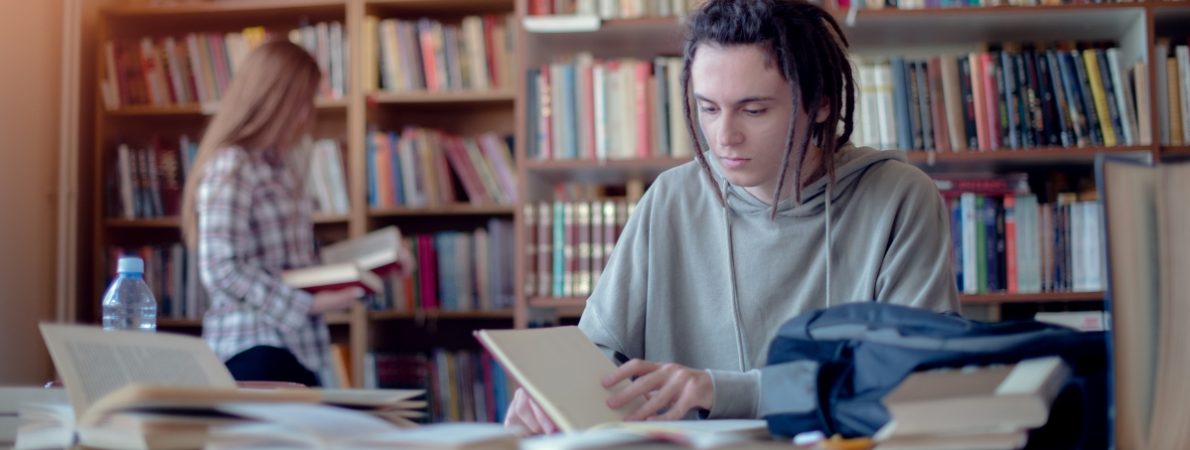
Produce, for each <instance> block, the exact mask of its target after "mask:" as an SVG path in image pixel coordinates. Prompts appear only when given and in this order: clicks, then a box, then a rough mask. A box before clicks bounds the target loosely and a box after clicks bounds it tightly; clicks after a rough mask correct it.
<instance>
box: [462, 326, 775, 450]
mask: <svg viewBox="0 0 1190 450" xmlns="http://www.w3.org/2000/svg"><path fill="white" fill-rule="evenodd" d="M475 336H476V338H477V339H479V341H480V342H481V343H482V344H483V346H484V347H485V348H486V349H487V350H488V351H489V352H490V353H491V354H492V356H493V357H495V358H496V359H497V360H499V361H500V365H501V366H503V367H504V368H505V369H507V370H508V372H509V373H510V374H512V376H513V378H514V379H516V381H517V382H518V383H519V384H520V385H521V387H522V388H524V389H525V390H526V391H528V393H529V395H531V396H532V397H533V399H534V400H536V401H537V403H538V405H540V406H541V407H542V409H544V410H545V412H546V414H548V415H549V416H550V419H552V420H553V421H554V423H555V424H556V425H557V426H558V428H559V429H560V430H562V431H564V432H577V431H582V430H590V429H616V430H620V431H627V432H633V431H635V432H638V433H641V434H655V435H656V434H664V433H668V434H670V435H671V436H672V435H677V434H685V435H693V434H712V433H713V434H735V435H742V436H747V437H758V438H764V437H768V430H767V427H766V425H765V422H764V421H762V420H726V421H719V420H703V421H671V422H666V421H650V422H624V421H623V418H624V416H626V415H628V414H629V413H631V412H632V411H634V410H635V409H636V408H638V407H640V405H641V404H642V403H643V402H644V400H643V399H636V400H634V401H632V402H630V403H629V404H627V405H625V406H622V407H620V408H617V409H612V408H610V407H608V406H607V399H608V397H610V396H611V395H612V394H614V393H616V392H619V391H621V390H623V389H625V388H626V387H627V386H628V384H629V382H628V381H627V380H624V381H621V382H620V383H619V384H616V385H615V386H612V387H611V388H610V389H605V388H604V387H603V384H602V382H601V380H602V379H603V377H604V376H606V375H608V374H610V373H611V372H612V371H614V370H615V369H616V366H615V365H614V364H612V362H611V360H609V359H608V358H607V357H605V356H604V355H603V353H602V352H600V351H599V349H598V348H596V347H595V344H593V343H592V342H591V341H590V340H589V339H587V336H586V335H585V334H583V332H582V331H580V330H579V329H578V328H577V327H572V326H568V327H554V328H534V329H528V330H480V331H477V332H475Z"/></svg>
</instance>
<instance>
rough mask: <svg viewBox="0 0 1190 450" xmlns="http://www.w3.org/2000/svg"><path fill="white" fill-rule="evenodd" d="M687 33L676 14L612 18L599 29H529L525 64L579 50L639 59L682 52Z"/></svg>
mask: <svg viewBox="0 0 1190 450" xmlns="http://www.w3.org/2000/svg"><path fill="white" fill-rule="evenodd" d="M684 33H685V28H684V24H682V23H681V22H679V21H678V19H677V18H676V17H650V18H640V19H609V20H604V21H602V22H601V23H600V25H599V29H597V30H595V31H575V32H560V33H559V32H551V33H533V32H526V33H525V34H524V36H525V47H524V48H525V56H526V57H525V62H524V64H525V65H526V66H528V67H535V66H540V65H543V64H549V63H551V62H553V61H554V60H556V59H557V58H559V57H565V56H568V55H571V54H573V53H574V51H575V49H584V50H586V51H590V52H592V53H594V54H597V55H599V54H610V55H616V56H617V57H636V58H652V57H654V56H657V55H673V54H680V53H681V42H682V37H683V34H684Z"/></svg>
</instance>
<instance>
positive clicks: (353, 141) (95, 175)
mask: <svg viewBox="0 0 1190 450" xmlns="http://www.w3.org/2000/svg"><path fill="white" fill-rule="evenodd" d="M528 1H529V0H235V1H189V2H178V3H165V2H145V3H133V4H129V5H125V6H118V7H115V8H109V9H105V10H104V11H103V20H102V23H101V24H100V27H99V33H98V38H97V42H100V43H101V42H104V41H106V40H107V39H129V38H138V37H140V36H167V35H172V36H178V35H181V34H185V33H189V32H228V31H235V30H238V29H241V28H243V27H246V26H254V25H263V26H268V27H275V28H276V27H287V26H288V27H292V26H295V25H297V24H299V23H312V22H318V21H330V20H335V21H339V22H341V23H342V24H343V27H344V31H345V35H346V37H347V38H346V41H347V42H346V44H345V45H346V46H347V47H348V49H349V58H348V60H349V64H350V65H349V66H348V69H349V70H348V72H349V73H350V75H349V76H348V80H349V81H348V91H347V92H346V95H345V96H344V97H343V98H341V99H333V100H331V99H320V100H319V101H318V103H317V105H318V108H319V111H320V114H319V124H318V126H317V132H318V133H319V134H320V137H323V136H325V137H334V138H337V139H338V140H340V141H342V142H345V143H346V148H345V150H346V159H345V160H344V164H345V171H346V175H347V182H348V186H347V187H348V193H349V195H348V196H349V199H350V205H351V209H350V211H349V212H348V213H347V214H345V215H339V216H317V217H315V222H316V223H318V224H320V230H322V229H329V230H331V231H336V232H338V231H343V233H341V235H342V237H354V236H360V235H362V234H364V233H366V232H368V231H370V230H372V229H374V228H376V227H378V226H383V225H386V224H388V223H394V222H399V223H400V224H401V225H402V226H404V225H405V223H407V222H408V223H414V224H417V225H418V226H419V227H420V226H422V222H426V223H429V225H426V227H429V228H434V227H443V228H446V227H449V226H451V224H455V223H457V222H467V221H477V220H485V218H487V217H501V218H512V219H513V220H514V223H515V226H514V228H515V229H516V230H517V231H516V233H517V238H516V244H515V248H518V249H520V248H524V244H525V243H526V239H525V237H524V236H522V234H523V230H522V226H521V225H522V221H523V219H524V218H523V217H522V207H523V206H525V205H526V204H529V203H531V202H538V201H541V200H542V199H545V198H549V196H550V193H551V192H552V191H550V189H551V188H552V186H553V184H554V183H556V182H560V181H575V182H580V183H583V182H592V183H623V182H627V181H633V180H644V181H646V182H647V180H649V179H651V178H653V177H656V176H657V175H658V174H659V173H661V172H663V171H665V170H668V169H670V168H673V167H676V166H678V165H680V164H683V163H686V162H688V161H690V158H668V157H660V158H647V159H634V160H609V161H592V160H565V161H557V160H549V161H543V160H530V159H528V158H527V156H526V151H525V143H526V142H527V138H528V137H527V136H526V135H525V133H526V130H527V124H526V123H525V117H526V114H527V113H526V110H527V108H528V107H530V105H528V104H527V102H528V98H527V96H526V87H525V83H524V81H525V76H524V71H525V70H526V69H528V68H531V67H541V65H543V64H548V63H551V62H554V61H556V60H558V59H559V58H563V57H566V56H568V55H572V54H574V53H575V52H576V51H581V50H586V51H590V52H592V53H593V54H595V55H596V56H598V57H600V58H613V57H634V58H642V59H643V58H653V57H655V56H658V55H679V54H680V53H681V39H682V35H683V33H684V26H685V25H684V23H683V22H682V20H681V19H678V18H674V17H670V18H644V19H612V20H603V21H601V23H600V24H599V28H598V30H596V31H592V32H582V33H579V32H572V33H532V32H527V31H526V30H524V29H523V28H521V29H517V30H510V32H512V33H513V34H514V35H516V36H517V40H518V41H517V44H516V45H517V48H516V50H517V51H516V52H515V57H516V68H515V73H516V76H515V77H514V79H513V83H512V86H511V87H510V88H505V89H494V90H490V91H483V92H476V91H444V92H433V93H429V92H416V93H393V92H386V91H370V92H369V91H366V90H365V89H364V88H363V86H362V85H363V83H362V82H361V81H360V80H361V79H362V77H363V73H364V72H365V70H367V68H364V67H362V66H363V63H362V62H361V61H362V60H363V58H361V55H362V53H363V50H364V41H363V33H362V32H361V30H362V28H363V25H362V24H363V22H364V18H365V16H367V15H374V16H377V17H378V18H380V19H386V18H398V19H402V20H416V19H417V18H420V17H430V18H434V19H439V20H442V21H443V22H457V21H458V19H460V18H461V17H462V16H465V15H470V14H493V13H494V14H503V13H513V14H517V15H520V16H523V15H524V14H525V11H527V10H528ZM836 14H837V17H839V18H840V19H842V18H844V17H845V12H843V11H837V12H836ZM1187 20H1190V2H1137V3H1119V4H1115V3H1109V4H1088V5H1060V6H1038V7H1017V6H1003V7H992V8H947V9H924V10H878V11H877V10H861V11H859V14H858V15H857V17H856V22H855V24H854V25H853V26H847V25H844V32H845V33H847V35H848V38H849V40H850V41H851V43H852V51H853V53H855V54H857V55H861V56H862V55H888V54H893V53H898V54H899V52H900V51H901V50H902V49H909V50H914V51H918V52H919V53H920V52H924V51H930V52H933V51H936V49H939V48H943V49H959V50H956V51H968V50H970V49H974V48H977V47H978V46H980V45H982V44H983V43H985V42H996V41H1014V42H1016V41H1028V42H1036V41H1044V42H1051V41H1071V40H1077V41H1104V40H1107V41H1116V42H1119V43H1120V49H1121V52H1127V53H1129V54H1145V55H1151V53H1152V46H1153V37H1154V35H1157V36H1160V35H1161V33H1165V32H1168V33H1174V32H1175V31H1177V30H1179V28H1178V27H1179V26H1183V24H1184V23H1186V21H1187ZM1154 27H1155V28H1156V30H1154V29H1153V28H1154ZM1170 30H1173V31H1170ZM100 45H101V44H97V45H95V46H94V48H93V49H92V51H95V55H94V56H95V58H94V59H95V60H96V61H97V67H96V70H95V71H94V72H95V76H98V77H103V76H104V74H105V73H106V72H105V70H104V67H103V64H104V63H103V61H102V60H103V58H102V54H103V52H102V48H101V47H100ZM96 81H98V80H96ZM91 84H93V85H94V84H97V83H91ZM1150 85H1152V83H1150ZM1150 91H1151V93H1152V95H1155V94H1156V89H1150ZM1150 103H1154V102H1150ZM95 104H96V106H95V110H94V119H93V123H94V124H95V130H96V133H95V135H96V137H95V142H94V143H93V146H92V148H93V149H94V153H93V154H92V155H89V156H88V158H87V159H88V160H90V161H93V162H94V164H93V166H94V167H88V168H86V170H90V171H91V172H90V176H89V177H87V179H89V180H92V184H91V186H90V187H91V189H90V191H91V193H90V194H88V195H91V196H92V197H91V200H92V201H90V202H89V204H92V205H93V206H92V208H93V209H92V214H91V219H92V220H91V221H90V222H91V223H92V227H91V228H92V231H93V232H92V235H91V237H90V239H88V240H86V241H90V242H91V244H90V247H89V251H90V253H91V257H90V258H89V260H90V264H89V266H90V267H89V268H87V269H85V271H84V273H88V274H89V276H90V277H91V279H90V283H87V284H89V285H90V286H91V289H92V291H90V292H88V291H87V290H85V289H84V290H81V292H80V299H79V300H78V302H79V305H80V308H79V309H80V311H82V314H83V318H84V319H85V320H92V321H94V320H95V319H97V318H98V314H97V311H98V310H97V302H95V301H94V299H95V298H97V297H98V296H97V295H95V293H96V292H101V290H102V287H103V286H104V284H105V282H106V276H107V274H106V273H105V271H106V269H107V268H106V266H105V265H104V263H103V261H104V258H105V256H106V250H107V247H108V246H109V245H110V244H111V243H112V242H113V241H114V240H115V239H113V237H117V238H120V240H121V241H122V242H123V241H127V240H129V239H134V238H136V237H137V236H139V235H140V233H141V232H142V231H146V230H150V231H155V233H153V234H165V233H164V231H162V232H156V231H157V230H170V229H174V230H176V229H177V228H178V221H177V218H171V217H164V218H153V219H136V220H122V219H114V218H109V217H107V216H106V210H105V209H104V201H105V200H104V198H103V193H104V192H105V189H107V187H106V185H105V182H106V180H108V177H110V176H112V175H111V174H109V173H107V172H106V171H107V170H108V167H107V166H106V165H105V164H102V163H103V162H105V161H107V157H108V156H110V152H111V144H112V142H113V141H116V140H118V139H123V138H122V136H123V135H125V134H127V133H128V131H129V130H134V131H143V132H145V133H146V134H149V133H152V132H155V131H156V130H155V129H154V127H156V124H157V123H158V122H161V123H168V124H170V125H169V126H170V127H173V126H174V125H173V124H174V123H175V122H177V123H180V124H181V125H178V127H180V128H185V129H187V130H192V131H188V132H189V133H191V134H190V137H191V138H192V139H198V138H199V137H200V135H196V134H193V133H194V131H193V130H201V127H202V125H203V123H204V121H205V120H207V118H208V116H207V114H208V113H209V112H206V111H204V109H203V107H201V106H199V105H196V104H191V105H177V106H126V107H122V108H117V109H115V110H111V111H108V110H106V109H105V108H104V107H103V101H102V97H101V96H98V95H97V96H96V101H95ZM1154 108H1155V106H1154ZM1151 116H1152V117H1154V118H1155V117H1156V115H1155V114H1152V115H1151ZM1153 122H1154V127H1153V128H1154V132H1153V133H1152V135H1153V136H1159V133H1158V132H1157V130H1156V125H1155V123H1156V120H1154V121H1153ZM141 123H147V124H149V125H143V126H142V125H140V124H141ZM408 125H420V126H428V127H434V128H440V129H444V130H447V131H449V132H451V133H456V134H475V133H479V132H482V131H496V132H500V133H515V134H516V138H515V145H516V149H515V152H514V155H515V156H514V158H513V161H514V163H515V165H516V171H517V174H518V180H517V183H518V199H519V203H517V204H514V205H498V206H474V205H469V204H455V205H448V206H443V207H434V208H371V207H369V206H368V204H367V161H365V159H366V151H367V142H366V137H365V136H366V134H365V133H366V132H367V131H368V130H369V129H370V127H372V126H376V127H377V129H379V130H382V131H388V130H400V129H401V128H402V127H404V126H408ZM138 127H140V128H138ZM169 133H173V131H172V128H170V131H169ZM178 134H180V133H178ZM171 135H172V134H171ZM1101 153H1106V154H1141V155H1143V154H1146V153H1148V154H1150V155H1153V156H1190V146H1184V147H1168V146H1166V147H1161V146H1155V145H1153V146H1126V147H1095V148H1034V149H1024V150H1007V149H1006V150H999V151H983V152H961V153H945V154H943V153H926V152H910V153H908V154H907V157H908V159H909V161H910V162H912V163H914V164H917V165H920V166H922V167H924V168H926V169H928V170H931V171H939V172H951V171H953V172H966V171H1003V170H1009V169H1013V170H1016V169H1028V170H1033V169H1037V170H1060V169H1062V168H1064V167H1069V166H1074V165H1077V166H1080V167H1081V166H1086V165H1088V164H1090V163H1092V162H1093V161H1094V159H1095V157H1096V156H1097V155H1098V154H1101ZM82 190H84V191H85V190H87V189H82ZM83 203H84V204H88V202H83ZM468 223H469V222H468ZM340 226H342V228H341V227H340ZM435 229H436V228H435ZM344 230H345V231H344ZM419 231H420V230H419ZM525 266H526V264H525V261H524V258H520V257H518V258H517V259H516V264H515V270H516V274H517V275H516V277H517V280H516V281H517V282H516V283H514V284H515V285H516V288H517V293H516V297H515V307H514V308H513V309H512V310H506V311H479V312H466V313H464V312H449V313H448V312H438V313H429V312H427V313H412V312H392V311H382V312H377V311H372V312H368V311H364V310H363V309H362V308H357V309H358V310H353V311H352V312H350V313H344V314H340V315H334V316H331V317H329V318H328V319H330V320H329V321H333V323H335V324H337V326H344V325H345V326H348V327H349V328H350V332H349V335H350V341H351V355H352V365H353V368H354V369H356V370H354V371H353V372H354V373H355V374H357V375H356V378H357V381H362V372H363V371H362V369H363V366H362V364H363V356H364V354H365V352H367V351H368V350H369V349H370V347H369V346H370V345H373V344H370V343H369V342H370V337H369V334H370V333H372V332H373V331H375V329H374V328H377V327H383V326H390V325H391V324H374V323H372V322H377V321H392V320H396V321H400V320H418V319H419V318H422V317H424V318H430V319H437V320H450V321H460V322H465V321H468V320H474V321H483V320H505V319H508V318H512V319H513V320H514V322H513V326H522V327H523V326H525V325H526V324H527V321H526V318H527V315H526V314H527V309H528V308H530V307H533V308H546V307H548V308H558V309H559V311H560V312H562V313H563V314H564V315H567V316H570V317H574V316H576V315H577V314H578V313H581V311H582V308H583V305H584V302H585V299H581V298H570V299H554V298H527V297H526V296H525V294H524V292H522V291H521V289H523V286H522V285H523V283H521V282H520V280H523V279H524V278H525V273H524V271H525ZM1102 295H1103V294H1102V293H1052V294H1037V295H1010V294H986V295H975V296H963V297H962V301H963V303H964V304H973V305H983V304H988V305H999V304H1008V303H1020V302H1063V301H1086V300H1092V301H1093V300H1102ZM162 323H170V322H162ZM177 325H179V326H183V325H182V324H177Z"/></svg>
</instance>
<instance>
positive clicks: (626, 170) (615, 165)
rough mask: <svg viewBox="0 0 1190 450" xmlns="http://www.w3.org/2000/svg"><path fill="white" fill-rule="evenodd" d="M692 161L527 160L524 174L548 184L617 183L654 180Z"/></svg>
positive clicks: (679, 159)
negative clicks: (568, 182) (635, 179)
mask: <svg viewBox="0 0 1190 450" xmlns="http://www.w3.org/2000/svg"><path fill="white" fill-rule="evenodd" d="M690 161H692V159H687V158H670V157H656V158H647V159H622V160H603V161H600V160H590V159H570V160H526V161H524V162H523V163H522V165H523V166H524V167H525V172H526V173H527V174H530V175H532V176H534V177H537V178H540V179H543V180H546V181H548V182H551V183H554V182H562V181H574V182H580V183H617V182H624V181H625V180H627V179H633V178H638V179H639V178H647V179H652V178H655V177H656V176H657V175H658V174H660V173H661V172H664V171H666V170H669V169H671V168H674V167H677V166H680V165H682V164H685V163H687V162H690Z"/></svg>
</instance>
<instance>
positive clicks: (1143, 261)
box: [1097, 157, 1190, 448]
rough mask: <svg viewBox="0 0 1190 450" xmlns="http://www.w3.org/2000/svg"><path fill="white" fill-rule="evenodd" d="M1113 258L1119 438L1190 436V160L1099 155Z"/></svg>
mask: <svg viewBox="0 0 1190 450" xmlns="http://www.w3.org/2000/svg"><path fill="white" fill-rule="evenodd" d="M1097 178H1098V186H1099V195H1100V198H1101V199H1103V217H1104V222H1103V223H1104V226H1105V237H1106V241H1105V242H1106V244H1107V246H1106V248H1107V252H1108V257H1107V258H1106V259H1105V261H1108V263H1109V264H1108V268H1107V269H1108V270H1107V274H1108V276H1107V281H1108V285H1107V291H1106V294H1107V302H1106V304H1107V308H1108V309H1109V310H1110V314H1111V315H1110V319H1111V323H1110V326H1109V327H1108V328H1109V329H1110V332H1111V340H1112V342H1111V348H1112V355H1111V356H1112V359H1113V361H1112V367H1113V369H1112V376H1113V377H1114V380H1113V382H1112V385H1113V386H1114V391H1113V396H1114V398H1113V401H1114V405H1113V408H1114V410H1115V430H1114V436H1115V446H1116V447H1117V448H1179V447H1183V446H1184V443H1185V442H1190V429H1188V428H1187V427H1186V426H1185V425H1184V424H1185V423H1186V421H1187V420H1190V414H1188V413H1187V412H1186V408H1185V404H1186V402H1187V400H1188V399H1190V390H1187V389H1185V387H1184V385H1185V382H1184V380H1183V379H1182V378H1183V377H1182V376H1179V374H1183V373H1185V372H1186V371H1187V370H1190V356H1187V353H1186V351H1185V345H1186V342H1187V341H1188V340H1190V328H1187V327H1186V326H1185V323H1186V321H1187V320H1190V298H1188V297H1190V294H1188V293H1190V277H1186V276H1185V274H1186V271H1187V268H1188V267H1190V233H1187V231H1186V230H1190V209H1187V208H1186V207H1185V199H1186V197H1187V195H1190V164H1187V163H1163V164H1160V165H1155V166H1154V165H1149V164H1147V163H1142V162H1137V161H1134V160H1125V159H1122V158H1106V157H1103V158H1101V159H1100V160H1098V161H1097Z"/></svg>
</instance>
